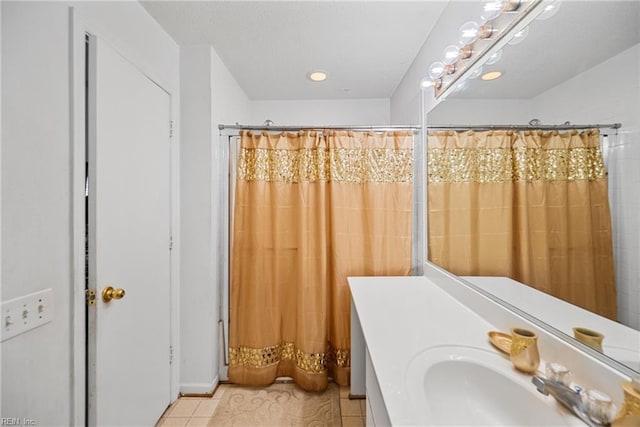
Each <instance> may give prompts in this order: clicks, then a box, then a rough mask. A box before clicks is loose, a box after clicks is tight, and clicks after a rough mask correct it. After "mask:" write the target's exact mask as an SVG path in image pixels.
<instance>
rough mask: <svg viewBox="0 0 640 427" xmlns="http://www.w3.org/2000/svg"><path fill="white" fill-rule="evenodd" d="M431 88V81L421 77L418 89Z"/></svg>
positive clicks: (428, 78)
mask: <svg viewBox="0 0 640 427" xmlns="http://www.w3.org/2000/svg"><path fill="white" fill-rule="evenodd" d="M431 86H433V81H431V78H430V77H428V76H425V77H423V78H422V79H420V87H421V88H423V89H426V88H428V87H431Z"/></svg>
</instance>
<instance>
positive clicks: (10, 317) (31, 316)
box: [0, 288, 53, 341]
mask: <svg viewBox="0 0 640 427" xmlns="http://www.w3.org/2000/svg"><path fill="white" fill-rule="evenodd" d="M1 310H2V318H1V319H0V322H1V323H0V331H1V334H0V341H5V340H8V339H9V338H12V337H15V336H16V335H20V334H22V333H24V332H27V331H30V330H31V329H34V328H37V327H38V326H42V325H44V324H46V323H49V322H51V320H53V289H51V288H49V289H44V290H42V291H38V292H34V293H32V294H29V295H25V296H22V297H18V298H14V299H11V300H8V301H3V302H2V309H1Z"/></svg>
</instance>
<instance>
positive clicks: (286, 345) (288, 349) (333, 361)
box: [229, 342, 351, 374]
mask: <svg viewBox="0 0 640 427" xmlns="http://www.w3.org/2000/svg"><path fill="white" fill-rule="evenodd" d="M287 359H289V360H293V361H295V364H296V366H297V367H298V368H300V369H302V370H303V371H305V372H309V373H314V374H318V373H324V372H327V368H328V367H329V366H336V367H338V368H348V367H350V366H351V351H350V350H339V349H335V348H333V347H332V346H331V345H329V349H328V351H327V352H326V353H305V352H303V351H302V350H300V349H299V348H296V346H295V344H294V343H292V342H283V343H281V344H277V345H274V346H270V347H264V348H249V347H237V348H230V349H229V366H232V367H236V366H249V367H251V368H263V367H265V366H269V365H273V364H274V363H278V362H280V361H282V360H287Z"/></svg>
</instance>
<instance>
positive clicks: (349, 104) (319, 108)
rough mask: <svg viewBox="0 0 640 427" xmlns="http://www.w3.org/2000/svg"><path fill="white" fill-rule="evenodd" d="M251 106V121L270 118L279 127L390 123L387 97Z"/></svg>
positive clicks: (286, 102)
mask: <svg viewBox="0 0 640 427" xmlns="http://www.w3.org/2000/svg"><path fill="white" fill-rule="evenodd" d="M250 108H251V116H250V123H251V124H254V125H261V124H263V123H264V122H265V120H267V119H268V120H272V121H273V122H274V125H276V126H278V125H280V126H286V125H311V126H315V125H318V126H323V125H334V126H340V125H370V124H374V125H388V124H390V115H389V113H390V112H389V100H388V99H330V100H311V101H295V100H291V101H251V103H250ZM243 124H246V123H243ZM399 124H411V123H399Z"/></svg>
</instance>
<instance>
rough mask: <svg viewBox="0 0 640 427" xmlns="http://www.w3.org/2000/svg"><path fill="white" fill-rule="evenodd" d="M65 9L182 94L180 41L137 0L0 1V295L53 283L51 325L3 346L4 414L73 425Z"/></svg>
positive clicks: (6, 296) (14, 294)
mask: <svg viewBox="0 0 640 427" xmlns="http://www.w3.org/2000/svg"><path fill="white" fill-rule="evenodd" d="M69 6H74V7H76V9H77V11H78V12H79V13H80V14H81V15H82V16H83V17H84V18H85V21H86V22H90V23H91V25H93V26H94V27H93V28H95V31H96V32H97V33H98V35H101V36H104V38H106V39H107V40H108V41H109V43H110V44H112V45H113V46H114V47H115V48H117V49H119V50H121V51H124V52H123V53H125V54H127V55H135V57H137V58H140V60H141V62H143V63H144V64H145V67H146V69H149V70H152V74H154V78H155V79H156V80H157V81H159V82H161V83H162V84H164V85H165V87H167V88H169V90H171V91H172V93H173V94H174V95H177V94H179V87H178V74H177V63H178V50H177V46H176V45H175V43H174V42H173V41H172V40H171V39H170V38H169V37H168V36H167V35H166V33H164V31H163V30H161V29H160V27H159V26H158V24H157V23H156V22H155V21H154V20H153V19H151V17H150V16H149V15H148V14H147V13H146V11H144V9H143V8H142V7H141V6H140V5H139V4H138V3H136V2H126V3H125V2H122V3H86V2H78V3H70V2H41V3H36V2H6V1H3V2H2V3H1V7H2V56H3V58H2V59H3V61H2V123H3V124H4V126H3V127H2V283H3V295H2V297H3V299H5V300H6V299H11V298H15V297H18V296H21V295H24V294H27V293H30V292H34V291H37V290H40V289H43V288H47V287H51V288H53V291H54V305H55V307H56V311H55V315H54V320H53V322H51V323H50V324H47V325H45V326H42V327H40V328H37V329H35V330H33V331H31V332H28V333H25V334H23V335H20V336H17V337H15V338H12V339H9V340H7V341H5V342H3V343H2V347H1V351H2V356H3V357H2V374H3V375H2V414H1V416H2V417H27V418H31V419H34V420H35V421H36V422H37V423H38V424H39V425H74V424H79V423H81V422H82V419H81V418H80V419H79V418H77V417H76V414H78V413H81V412H82V411H83V409H84V408H77V407H75V406H74V399H73V388H72V387H73V379H74V369H75V367H74V360H73V351H72V348H73V347H72V340H73V329H72V327H73V321H72V318H73V317H72V315H73V311H72V305H73V297H74V295H73V288H72V286H73V285H72V284H73V279H74V277H73V270H72V260H71V256H72V254H71V250H72V239H71V236H72V235H71V224H72V223H71V207H72V205H71V198H72V194H71V177H72V164H71V159H72V156H71V150H72V147H71V140H72V131H71V115H70V114H71V111H70V110H71V104H70V82H71V68H70V50H69V47H70V20H69V16H70V15H69ZM176 105H177V102H176ZM178 114H179V112H178V111H177V110H176V111H175V112H174V115H173V117H174V120H175V121H176V122H177V118H178ZM76 411H77V412H76Z"/></svg>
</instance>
